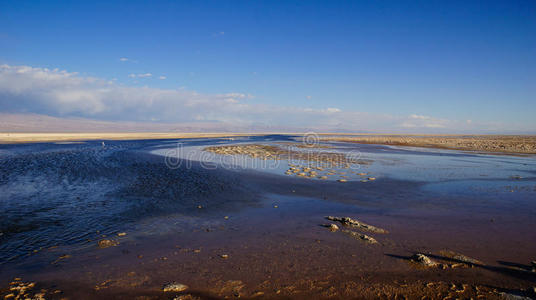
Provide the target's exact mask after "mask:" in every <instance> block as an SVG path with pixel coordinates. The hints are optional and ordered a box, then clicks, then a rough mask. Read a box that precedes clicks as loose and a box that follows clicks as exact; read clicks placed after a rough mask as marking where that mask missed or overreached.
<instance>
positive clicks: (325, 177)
mask: <svg viewBox="0 0 536 300" xmlns="http://www.w3.org/2000/svg"><path fill="white" fill-rule="evenodd" d="M318 179H328V177H327V176H319V177H318Z"/></svg>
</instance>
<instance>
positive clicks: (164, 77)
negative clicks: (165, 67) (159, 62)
mask: <svg viewBox="0 0 536 300" xmlns="http://www.w3.org/2000/svg"><path fill="white" fill-rule="evenodd" d="M166 78H167V77H166V76H164V75H162V76H160V77H158V79H160V80H165V79H166Z"/></svg>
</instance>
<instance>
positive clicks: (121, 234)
mask: <svg viewBox="0 0 536 300" xmlns="http://www.w3.org/2000/svg"><path fill="white" fill-rule="evenodd" d="M125 235H127V233H126V232H119V233H118V234H117V236H125Z"/></svg>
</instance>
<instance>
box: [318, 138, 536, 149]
mask: <svg viewBox="0 0 536 300" xmlns="http://www.w3.org/2000/svg"><path fill="white" fill-rule="evenodd" d="M320 140H325V141H340V142H351V143H362V144H381V145H393V146H411V147H426V148H441V149H454V150H466V151H482V152H500V153H526V154H535V153H536V136H534V135H434V136H431V135H368V134H367V135H357V136H356V135H329V134H322V135H321V137H320Z"/></svg>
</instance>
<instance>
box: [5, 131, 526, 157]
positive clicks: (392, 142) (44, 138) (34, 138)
mask: <svg viewBox="0 0 536 300" xmlns="http://www.w3.org/2000/svg"><path fill="white" fill-rule="evenodd" d="M261 135H295V136H303V135H304V134H301V133H233V132H229V133H213V132H207V133H165V132H125V133H117V132H103V133H0V144H23V143H42V142H76V141H91V140H117V141H121V140H157V139H184V138H223V137H245V136H261ZM330 141H331V142H348V143H358V144H372V145H388V146H405V147H420V148H432V149H445V150H460V151H476V152H481V153H485V154H506V155H509V154H510V155H520V154H521V155H533V154H536V136H535V135H425V134H415V135H401V134H339V133H319V134H317V136H316V140H315V142H330Z"/></svg>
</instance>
